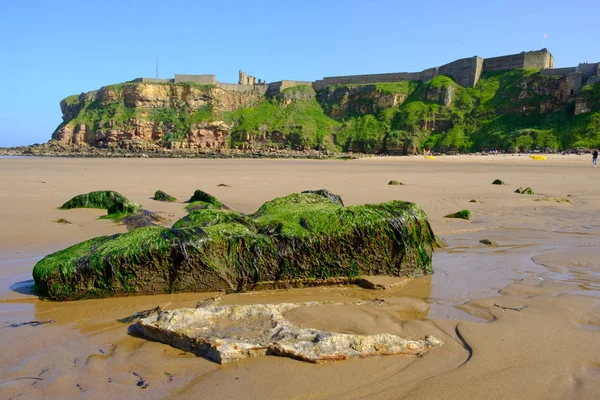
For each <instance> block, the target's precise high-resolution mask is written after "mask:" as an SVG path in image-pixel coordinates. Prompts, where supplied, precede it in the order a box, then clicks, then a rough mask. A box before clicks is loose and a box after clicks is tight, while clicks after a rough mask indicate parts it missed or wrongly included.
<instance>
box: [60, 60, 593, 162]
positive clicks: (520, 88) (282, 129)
mask: <svg viewBox="0 0 600 400" xmlns="http://www.w3.org/2000/svg"><path fill="white" fill-rule="evenodd" d="M599 79H600V78H599ZM60 106H61V110H62V113H63V121H64V122H63V123H62V124H61V125H60V126H59V127H58V128H57V129H56V131H55V132H54V134H53V136H52V139H53V142H54V143H58V144H61V145H65V146H66V145H82V146H92V147H94V148H107V149H117V148H118V149H126V150H131V151H146V150H152V149H154V150H156V151H158V150H157V149H159V150H160V151H162V150H168V149H177V150H186V149H187V150H189V151H199V152H222V151H230V150H232V149H233V150H235V149H238V150H242V151H247V150H253V151H257V149H258V150H260V151H262V150H264V149H270V150H274V149H275V150H276V149H286V148H287V149H292V150H299V151H308V150H311V149H317V150H330V151H332V152H335V151H348V152H364V153H390V154H407V153H413V152H420V151H422V150H423V149H424V148H427V149H434V150H440V151H478V150H485V149H492V148H493V149H504V150H507V151H526V150H529V149H536V148H538V149H543V150H557V149H568V148H574V147H593V146H600V82H599V81H598V80H594V78H592V79H590V80H589V81H588V84H587V85H585V86H584V87H582V88H581V90H579V89H577V91H574V90H573V88H572V85H571V83H570V81H569V78H568V77H565V76H560V75H558V76H550V75H547V74H542V73H540V71H539V70H526V69H522V70H512V71H499V72H493V73H486V74H484V75H482V77H481V79H480V80H479V82H478V83H477V85H476V86H475V87H474V88H464V87H462V86H460V85H459V84H457V83H456V82H455V81H453V80H452V79H451V78H450V77H447V76H442V75H440V76H436V77H435V78H433V79H432V80H430V81H428V82H420V81H402V82H395V83H377V84H366V85H337V86H329V87H326V88H324V89H322V90H320V91H319V92H318V93H315V91H314V90H313V89H312V88H310V87H309V86H296V87H291V88H287V89H285V90H283V91H282V92H281V93H279V94H278V95H277V96H275V97H272V98H271V97H265V96H264V95H263V94H261V93H260V92H258V91H251V90H250V91H245V92H242V91H237V90H226V89H223V88H220V87H217V86H214V85H198V84H194V83H124V84H117V85H111V86H106V87H103V88H101V89H100V90H97V91H92V92H88V93H82V94H80V95H75V96H70V97H67V98H66V99H64V100H63V101H62V102H61V104H60Z"/></svg>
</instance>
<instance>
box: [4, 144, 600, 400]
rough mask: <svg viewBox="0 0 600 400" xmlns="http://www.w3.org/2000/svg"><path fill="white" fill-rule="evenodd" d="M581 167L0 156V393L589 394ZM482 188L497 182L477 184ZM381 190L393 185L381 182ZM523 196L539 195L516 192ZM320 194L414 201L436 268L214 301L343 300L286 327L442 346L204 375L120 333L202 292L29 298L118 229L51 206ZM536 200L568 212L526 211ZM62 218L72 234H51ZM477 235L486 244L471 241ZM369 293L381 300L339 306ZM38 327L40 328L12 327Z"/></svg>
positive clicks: (599, 190) (593, 335)
mask: <svg viewBox="0 0 600 400" xmlns="http://www.w3.org/2000/svg"><path fill="white" fill-rule="evenodd" d="M589 158H591V157H588V156H549V157H548V159H547V160H546V161H534V160H532V159H530V158H528V157H526V156H521V157H517V156H485V157H484V156H481V157H477V156H460V157H438V158H437V159H436V160H427V159H424V158H422V157H404V158H396V157H389V158H372V159H361V160H350V161H341V160H326V161H308V160H176V159H166V160H156V159H52V158H46V159H44V158H0V204H2V207H1V208H0V214H1V215H0V232H2V240H1V241H0V322H2V326H0V346H1V347H2V352H1V353H0V354H1V355H0V360H1V362H0V398H27V399H32V398H33V399H35V398H41V397H44V398H75V397H81V398H89V399H95V398H115V397H123V398H145V399H160V398H198V397H202V398H204V397H206V398H214V399H225V398H227V399H230V398H244V399H263V398H292V399H294V398H302V399H306V398H311V399H315V398H323V399H331V398H339V399H347V398H373V399H399V398H406V399H437V398H444V399H483V398H485V399H496V398H497V399H506V398H519V399H520V398H523V399H537V398H540V399H542V398H543V399H565V398H579V399H593V398H597V394H598V393H600V233H599V232H600V218H599V217H598V209H599V206H600V184H599V183H600V170H599V169H594V168H592V167H591V162H590V160H589ZM496 178H500V179H502V180H504V181H506V183H507V184H506V185H503V186H496V185H491V182H492V181H493V180H494V179H496ZM390 180H398V181H401V182H403V183H404V184H405V185H404V186H388V185H387V182H388V181H390ZM220 183H225V184H228V185H231V187H218V186H217V185H218V184H220ZM521 186H522V187H526V186H531V187H533V189H534V190H535V192H536V194H535V195H532V196H527V195H519V194H516V193H514V190H515V189H516V188H518V187H521ZM320 188H327V189H329V190H331V191H333V192H335V193H338V194H340V195H341V196H342V198H343V199H344V201H345V203H346V204H361V203H376V202H382V201H387V200H392V199H401V200H409V201H414V202H417V203H418V204H419V205H421V206H422V207H423V208H424V210H425V211H426V213H427V215H428V216H429V218H430V221H431V223H432V227H433V229H434V231H435V232H436V233H437V234H438V235H440V236H441V237H443V238H444V239H445V240H446V242H447V244H448V247H447V248H446V249H444V250H442V251H438V252H437V253H436V254H435V256H434V270H435V273H434V274H433V275H432V276H428V277H424V278H419V279H415V280H412V281H409V282H408V283H407V284H405V285H402V286H399V287H397V288H394V289H391V290H388V291H372V290H367V289H361V288H358V287H354V286H344V287H323V288H305V289H292V290H278V291H262V292H253V293H243V294H233V295H227V296H225V297H224V299H223V303H225V304H242V303H244V304H248V303H278V302H302V301H333V302H335V303H343V304H328V305H323V306H318V307H310V308H299V309H295V310H292V311H290V312H289V313H288V314H287V317H288V319H289V320H290V321H292V322H293V323H295V324H298V325H300V326H303V327H311V328H318V329H325V330H330V331H337V332H347V333H358V334H375V333H393V334H398V335H401V336H403V337H406V338H409V339H410V338H417V337H420V336H423V335H425V334H432V335H435V336H436V337H438V338H441V339H442V340H443V341H444V342H445V344H444V345H443V346H442V347H440V348H437V349H434V350H432V351H430V352H428V353H427V354H425V355H424V356H423V357H413V356H388V357H378V358H371V359H363V360H350V361H342V362H331V363H327V364H324V365H314V364H308V363H303V362H300V361H295V360H292V359H288V358H279V357H260V358H256V359H250V360H244V361H242V362H239V363H236V364H230V365H218V364H215V363H213V362H211V361H208V360H205V359H203V358H199V357H196V356H194V355H192V354H188V353H185V352H182V351H180V350H178V349H175V348H172V347H170V346H167V345H163V344H161V343H156V342H151V341H147V340H145V339H141V338H138V337H134V336H130V335H128V334H127V325H126V324H121V323H119V322H117V321H116V320H117V319H118V318H122V317H125V316H128V315H131V314H133V313H135V312H137V311H140V310H144V309H150V308H153V307H155V306H157V305H160V306H161V307H162V308H163V309H172V308H179V307H193V306H194V305H195V304H196V302H198V301H199V300H201V299H204V298H207V297H211V296H213V295H214V294H211V293H195V294H194V293H192V294H173V295H157V296H132V297H124V298H114V299H99V300H86V301H79V302H64V303H55V302H49V301H40V300H38V299H37V298H36V297H35V296H33V295H32V294H31V286H32V283H33V282H32V280H31V270H32V268H33V266H34V265H35V263H36V262H37V260H39V259H40V258H41V257H43V256H44V255H46V254H48V253H50V252H53V251H56V250H59V249H62V248H64V247H66V246H68V245H71V244H74V243H77V242H79V241H82V240H84V239H88V238H91V237H95V236H99V235H108V234H113V233H119V232H125V227H124V226H120V225H115V224H114V223H113V222H111V221H107V220H98V219H97V217H98V216H100V215H103V213H104V212H103V211H101V210H69V211H61V210H58V209H57V208H56V207H58V206H60V205H61V204H62V203H63V202H65V201H66V200H68V199H70V198H71V197H72V196H74V195H77V194H80V193H84V192H89V191H92V190H102V189H112V190H116V191H119V192H121V193H123V194H124V195H126V196H127V197H129V198H130V199H132V200H133V201H135V202H138V203H140V204H142V205H143V206H144V208H146V209H149V210H152V211H156V212H160V213H162V215H163V216H164V217H166V218H167V219H168V220H169V221H170V222H168V223H167V224H169V223H170V224H172V223H173V222H174V221H176V220H177V219H178V218H180V217H181V216H183V215H185V212H184V208H183V206H184V205H183V204H182V203H172V204H170V203H161V202H156V201H154V200H151V199H150V197H151V196H152V195H153V193H154V191H155V190H157V189H162V190H164V191H166V192H167V193H169V194H171V195H174V196H175V197H177V198H178V199H180V201H185V200H187V199H188V198H189V197H190V196H191V194H192V193H193V191H194V189H202V190H205V191H207V192H209V193H211V194H213V195H215V196H217V197H218V198H219V199H221V200H222V201H223V202H224V203H225V204H227V205H229V206H230V207H232V208H233V209H236V210H239V211H242V212H252V211H255V210H256V209H257V208H258V207H259V206H260V205H261V204H262V203H263V202H264V201H267V200H270V199H272V198H273V197H277V196H282V195H286V194H289V193H291V192H294V191H300V190H306V189H320ZM567 195H571V196H570V197H567ZM545 198H568V199H569V200H570V201H571V203H556V202H554V201H537V200H541V199H545ZM471 199H476V200H477V201H478V202H477V203H470V202H469V201H470V200H471ZM465 208H468V209H470V210H471V211H472V213H473V219H472V221H471V222H469V221H464V220H453V219H445V218H443V216H444V215H446V214H449V213H451V212H455V211H458V210H461V209H465ZM58 218H64V219H67V220H69V221H70V222H72V224H67V225H63V224H57V223H55V222H53V221H54V220H57V219H58ZM481 239H489V240H492V241H494V242H496V243H497V246H496V247H487V246H484V245H482V244H479V240H481ZM376 298H377V299H383V300H384V302H383V303H382V305H374V304H365V305H356V304H352V303H354V302H356V301H357V300H373V299H376ZM34 320H38V321H49V320H52V321H54V322H52V323H48V324H44V325H40V326H21V327H15V328H12V327H10V326H9V324H12V323H20V322H27V321H34ZM142 381H143V383H142V384H140V385H139V386H138V384H139V383H140V382H142ZM146 384H148V386H145V385H146ZM144 386H145V387H144ZM200 394H201V395H200Z"/></svg>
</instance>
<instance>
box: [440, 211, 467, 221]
mask: <svg viewBox="0 0 600 400" xmlns="http://www.w3.org/2000/svg"><path fill="white" fill-rule="evenodd" d="M444 218H460V219H467V220H471V211H469V210H460V211H457V212H455V213H452V214H448V215H446V216H444Z"/></svg>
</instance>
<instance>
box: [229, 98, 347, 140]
mask: <svg viewBox="0 0 600 400" xmlns="http://www.w3.org/2000/svg"><path fill="white" fill-rule="evenodd" d="M300 88H304V86H296V87H294V88H288V89H286V91H287V92H286V91H284V93H283V94H284V96H282V98H273V99H269V100H265V101H263V102H262V103H260V104H258V105H257V106H255V107H252V108H246V109H241V110H237V111H233V112H230V113H227V114H226V116H225V121H226V122H228V123H231V124H233V128H232V129H231V144H232V145H234V146H239V145H244V144H245V143H249V142H253V141H258V142H267V143H268V144H269V145H282V146H287V147H291V148H324V147H326V146H327V144H328V141H327V138H328V137H330V135H332V134H333V133H335V131H336V129H337V127H338V126H339V122H337V121H335V120H333V119H331V118H329V117H328V116H327V115H325V113H324V111H323V108H321V106H320V105H319V103H318V102H317V100H316V99H314V98H306V99H304V98H301V99H296V100H291V101H290V102H289V103H287V102H286V101H285V97H286V96H285V94H286V93H287V94H290V93H292V90H301V91H303V92H301V93H306V91H307V90H312V89H311V88H307V89H300ZM276 132H278V133H279V134H277V133H276Z"/></svg>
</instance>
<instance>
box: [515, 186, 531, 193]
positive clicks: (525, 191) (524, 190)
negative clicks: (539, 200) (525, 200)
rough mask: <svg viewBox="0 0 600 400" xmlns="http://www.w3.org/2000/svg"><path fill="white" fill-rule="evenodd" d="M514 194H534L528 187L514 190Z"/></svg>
mask: <svg viewBox="0 0 600 400" xmlns="http://www.w3.org/2000/svg"><path fill="white" fill-rule="evenodd" d="M515 193H519V194H534V193H533V189H532V188H530V187H526V188H525V189H523V188H522V187H520V188H518V189H517V190H515Z"/></svg>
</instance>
